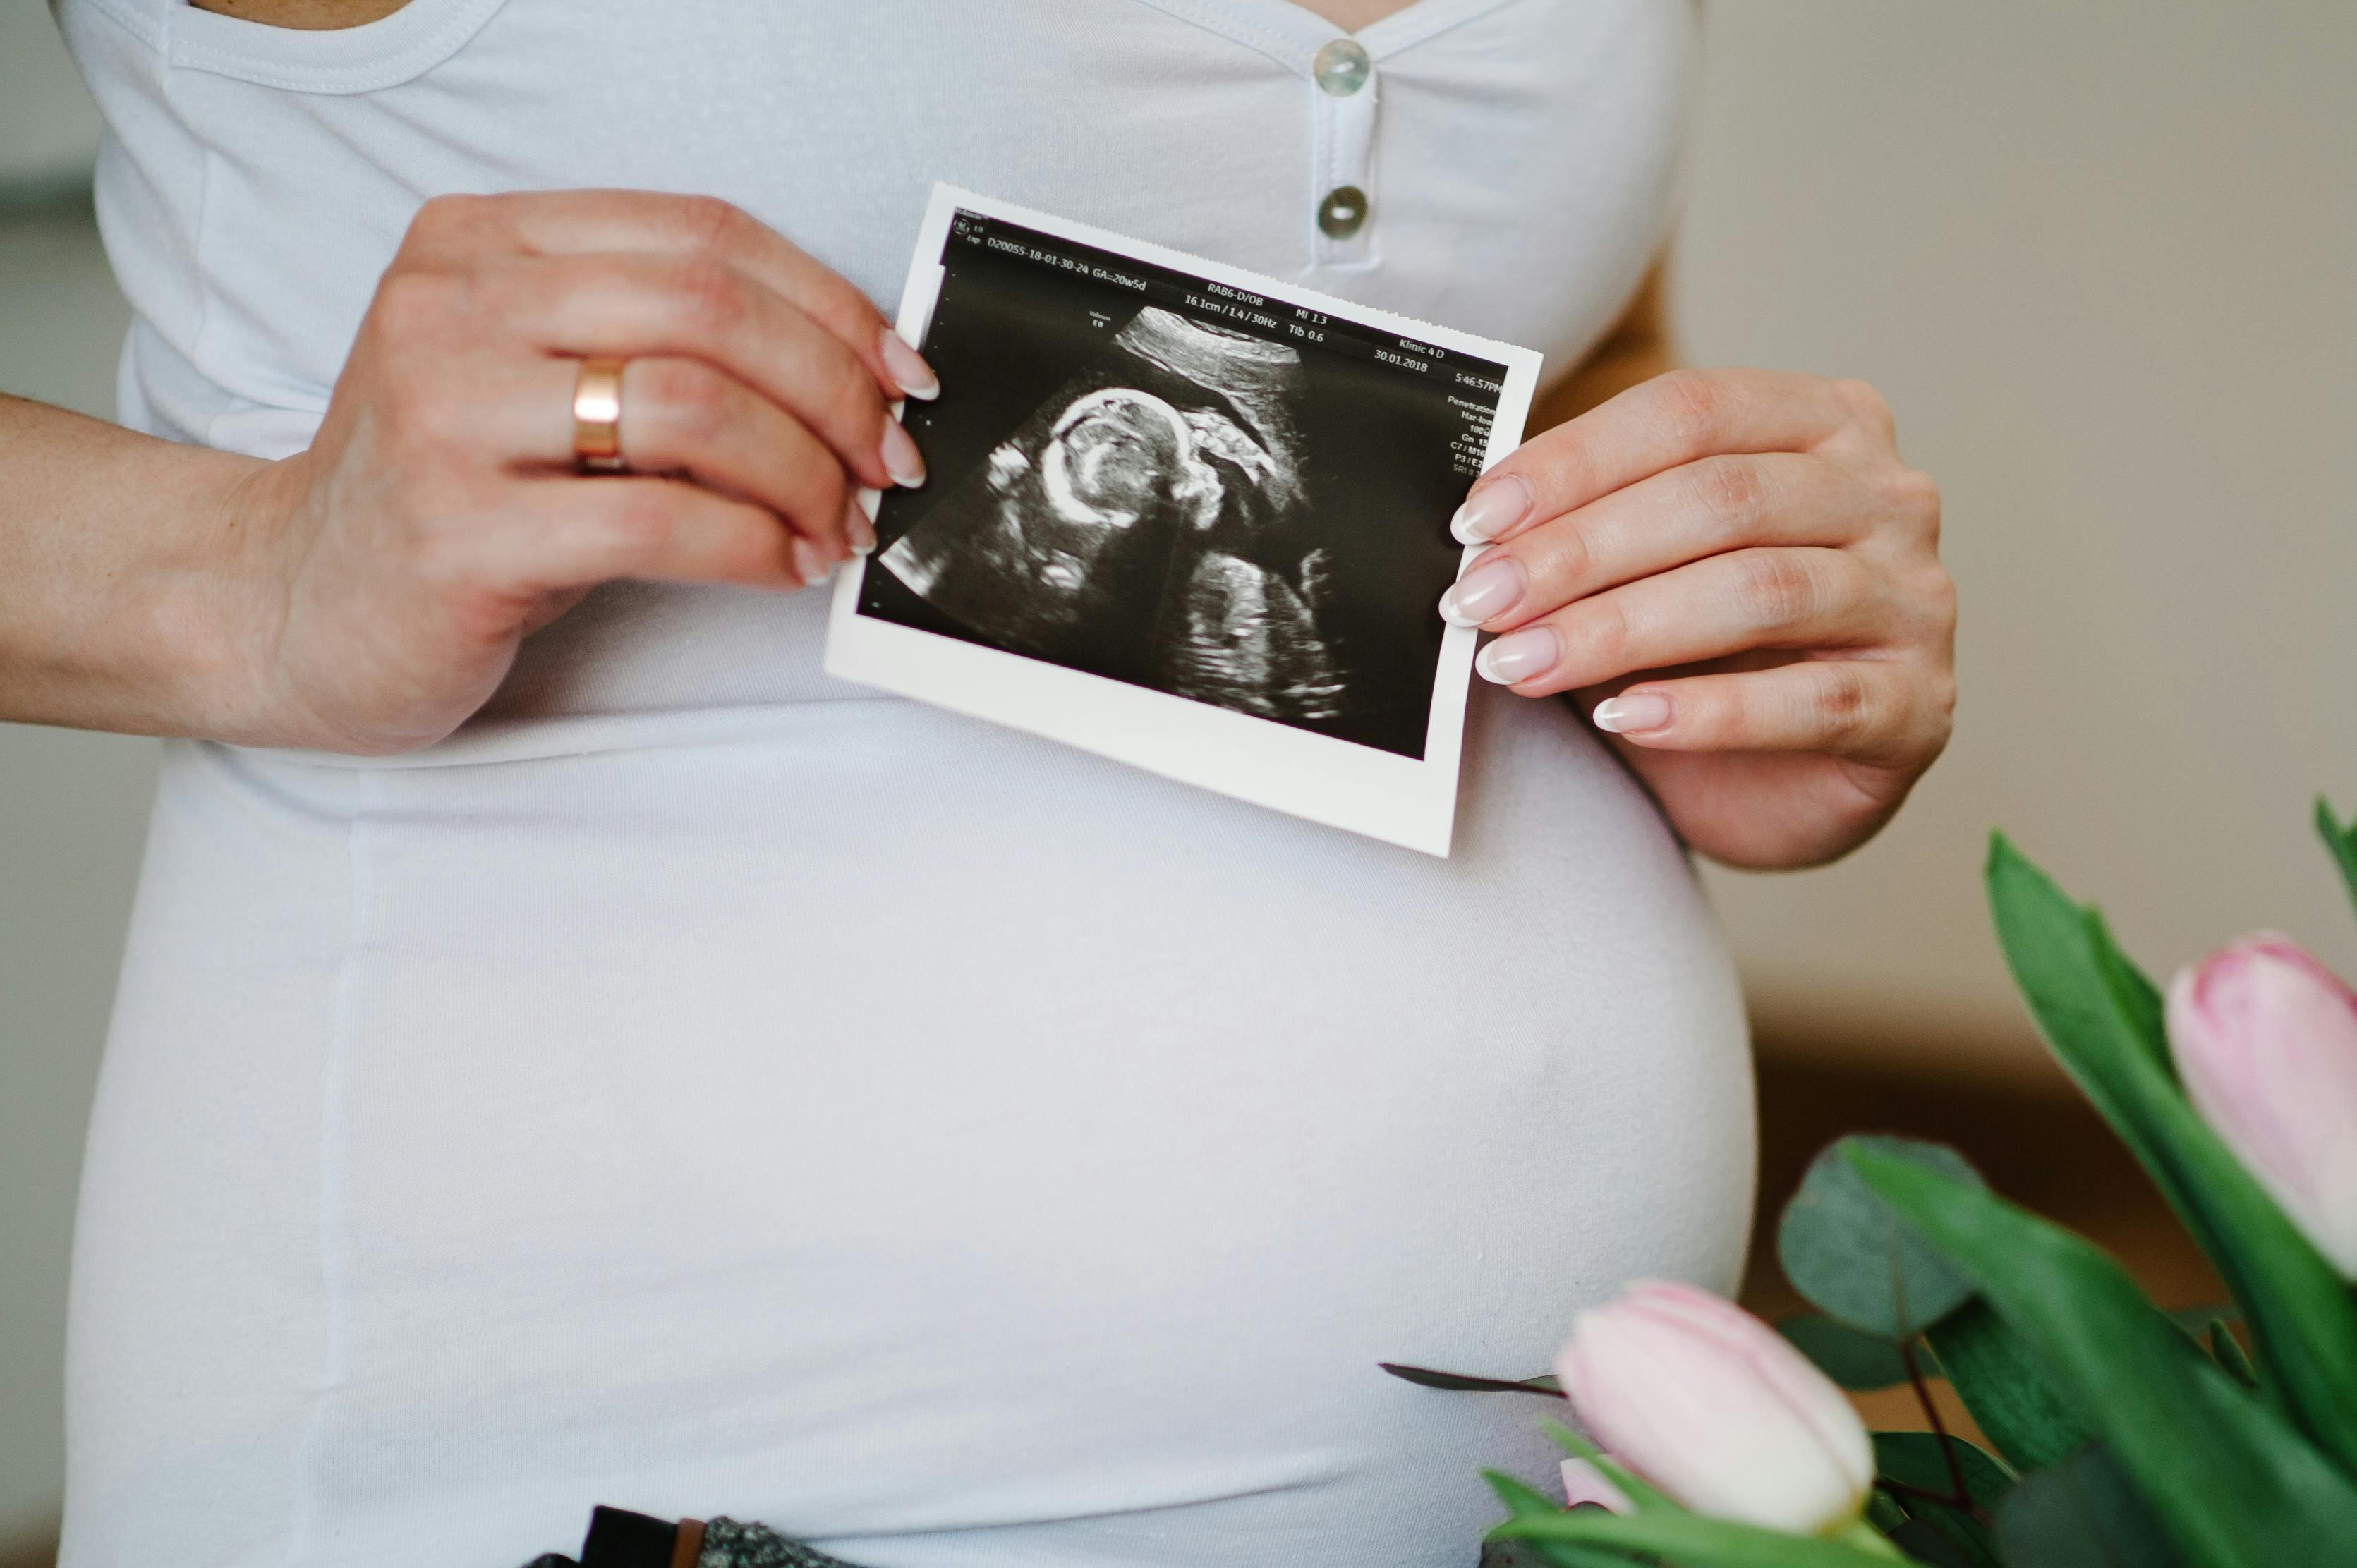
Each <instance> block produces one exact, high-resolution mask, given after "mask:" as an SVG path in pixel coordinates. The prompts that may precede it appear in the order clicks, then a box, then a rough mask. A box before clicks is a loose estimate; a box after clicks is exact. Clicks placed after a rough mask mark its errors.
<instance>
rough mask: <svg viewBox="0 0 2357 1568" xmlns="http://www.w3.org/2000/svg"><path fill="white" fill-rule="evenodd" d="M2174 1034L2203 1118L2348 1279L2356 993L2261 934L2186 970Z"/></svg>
mask: <svg viewBox="0 0 2357 1568" xmlns="http://www.w3.org/2000/svg"><path fill="white" fill-rule="evenodd" d="M2169 1048H2170V1050H2171V1051H2172V1052H2173V1053H2174V1054H2175V1056H2176V1058H2177V1072H2178V1076H2179V1078H2180V1079H2183V1080H2184V1083H2185V1092H2186V1094H2187V1096H2188V1097H2189V1098H2190V1100H2191V1101H2193V1106H2194V1109H2195V1110H2197V1111H2199V1112H2201V1119H2202V1120H2203V1121H2205V1122H2209V1123H2210V1126H2211V1128H2212V1131H2214V1132H2215V1133H2217V1134H2218V1136H2219V1137H2220V1138H2222V1139H2223V1140H2224V1141H2225V1144H2226V1146H2227V1147H2228V1148H2230V1149H2232V1150H2233V1151H2234V1155H2235V1157H2236V1158H2238V1159H2240V1160H2241V1161H2242V1162H2243V1164H2244V1165H2245V1166H2247V1167H2248V1168H2249V1170H2250V1173H2251V1175H2252V1176H2255V1177H2257V1178H2258V1182H2259V1185H2260V1186H2262V1187H2266V1189H2267V1191H2268V1192H2269V1193H2270V1194H2271V1195H2272V1196H2273V1197H2274V1198H2275V1200H2276V1202H2277V1203H2278V1204H2281V1205H2282V1206H2283V1210H2284V1212H2285V1213H2286V1214H2287V1215H2288V1216H2290V1218H2291V1221H2292V1223H2293V1224H2295V1225H2297V1226H2298V1227H2299V1229H2300V1230H2301V1231H2302V1232H2303V1233H2304V1234H2306V1236H2307V1237H2308V1239H2309V1240H2310V1241H2313V1242H2314V1243H2316V1250H2317V1251H2319V1252H2322V1253H2323V1254H2324V1255H2325V1256H2326V1257H2327V1258H2329V1259H2330V1260H2331V1262H2332V1265H2333V1267H2335V1268H2337V1269H2339V1270H2340V1271H2341V1276H2342V1277H2343V1278H2357V993H2352V992H2351V991H2350V989H2349V987H2347V986H2346V985H2343V984H2342V983H2341V980H2340V977H2339V976H2337V975H2335V974H2334V973H2333V972H2331V971H2330V970H2329V969H2327V968H2325V967H2324V966H2323V965H2322V964H2320V963H2319V962H2317V961H2316V960H2315V959H2314V958H2312V957H2310V956H2309V954H2308V953H2307V952H2306V951H2305V950H2302V949H2301V948H2300V946H2299V944H2298V943H2297V942H2295V941H2293V940H2291V939H2290V938H2288V937H2279V936H2276V935H2273V934H2271V933H2262V934H2260V935H2258V936H2255V937H2245V938H2244V939H2243V940H2241V941H2238V942H2235V943H2234V944H2233V945H2232V946H2230V947H2227V948H2223V949H2221V950H2219V951H2217V952H2214V953H2212V954H2211V955H2210V956H2209V957H2208V958H2206V959H2204V960H2202V961H2201V963H2200V964H2199V965H2197V966H2196V967H2194V968H2192V969H2188V970H2183V971H2180V972H2179V974H2178V976H2177V978H2176V980H2175V981H2173V982H2171V983H2170V984H2169Z"/></svg>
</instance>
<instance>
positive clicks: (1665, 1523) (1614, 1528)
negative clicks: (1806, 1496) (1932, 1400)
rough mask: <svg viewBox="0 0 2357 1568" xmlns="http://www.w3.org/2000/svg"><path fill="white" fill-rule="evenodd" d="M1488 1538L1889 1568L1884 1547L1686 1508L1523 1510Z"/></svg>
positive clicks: (1693, 1561)
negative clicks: (1629, 1512) (1670, 1510)
mask: <svg viewBox="0 0 2357 1568" xmlns="http://www.w3.org/2000/svg"><path fill="white" fill-rule="evenodd" d="M1490 1539H1491V1540H1492V1541H1532V1542H1535V1543H1541V1544H1548V1543H1554V1542H1557V1541H1561V1542H1566V1543H1568V1544H1571V1545H1576V1546H1605V1547H1614V1548H1618V1549H1620V1550H1622V1551H1633V1552H1660V1553H1662V1554H1663V1556H1665V1557H1667V1558H1669V1559H1670V1560H1671V1561H1672V1562H1674V1563H1677V1564H1678V1565H1679V1568H1890V1557H1889V1554H1887V1553H1878V1552H1866V1551H1862V1550H1860V1549H1859V1548H1857V1547H1855V1546H1848V1545H1845V1544H1844V1543H1842V1542H1840V1541H1823V1540H1818V1539H1815V1538H1813V1537H1810V1536H1804V1535H1782V1534H1779V1533H1778V1532H1777V1531H1775V1530H1761V1529H1759V1528H1758V1527H1757V1526H1754V1525H1748V1524H1736V1523H1734V1522H1732V1521H1730V1520H1722V1519H1704V1518H1702V1517H1701V1516H1700V1515H1698V1514H1690V1513H1649V1514H1638V1515H1635V1516H1633V1517H1632V1516H1631V1515H1627V1514H1614V1513H1606V1512H1604V1511H1602V1510H1601V1509H1570V1510H1568V1511H1563V1512H1557V1513H1554V1514H1550V1515H1545V1516H1541V1515H1537V1514H1523V1515H1519V1516H1517V1517H1515V1518H1513V1519H1511V1520H1507V1521H1506V1522H1505V1523H1503V1524H1501V1525H1500V1526H1499V1527H1498V1528H1497V1529H1495V1530H1491V1532H1490Z"/></svg>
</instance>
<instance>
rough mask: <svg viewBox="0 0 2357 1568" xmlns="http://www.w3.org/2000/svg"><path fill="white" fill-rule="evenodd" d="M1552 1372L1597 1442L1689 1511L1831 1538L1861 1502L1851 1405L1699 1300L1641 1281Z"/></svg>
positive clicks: (1860, 1448) (1574, 1331)
mask: <svg viewBox="0 0 2357 1568" xmlns="http://www.w3.org/2000/svg"><path fill="white" fill-rule="evenodd" d="M1555 1375H1556V1376H1557V1378H1559V1379H1560V1380H1561V1381H1562V1383H1563V1387H1564V1391H1565V1392H1566V1393H1568V1394H1569V1395H1570V1396H1571V1402H1572V1408H1573V1409H1575V1410H1576V1411H1577V1412H1578V1413H1579V1419H1580V1421H1581V1422H1582V1423H1584V1424H1585V1425H1586V1426H1587V1430H1588V1431H1589V1433H1591V1434H1593V1435H1594V1436H1595V1438H1596V1440H1597V1442H1598V1444H1601V1445H1602V1446H1604V1447H1605V1448H1608V1449H1609V1450H1611V1451H1612V1452H1613V1453H1615V1454H1618V1455H1621V1456H1622V1458H1623V1459H1625V1461H1626V1462H1627V1464H1628V1466H1629V1468H1631V1470H1633V1471H1635V1472H1636V1473H1637V1474H1638V1475H1640V1476H1642V1477H1644V1478H1645V1479H1646V1480H1648V1481H1651V1482H1652V1484H1653V1485H1655V1486H1657V1487H1661V1488H1662V1490H1663V1491H1665V1492H1667V1493H1668V1494H1670V1496H1672V1497H1674V1498H1676V1499H1677V1500H1678V1501H1680V1502H1682V1503H1684V1505H1685V1506H1686V1507H1688V1508H1690V1509H1694V1510H1695V1512H1696V1513H1702V1514H1709V1515H1712V1516H1714V1517H1716V1518H1718V1519H1727V1520H1738V1521H1740V1522H1742V1523H1746V1524H1755V1525H1760V1526H1761V1527H1763V1528H1765V1529H1769V1530H1783V1531H1785V1532H1787V1533H1789V1534H1795V1535H1834V1534H1838V1533H1840V1532H1841V1531H1843V1530H1846V1529H1848V1528H1849V1527H1850V1526H1851V1525H1853V1524H1854V1523H1856V1522H1857V1517H1858V1511H1859V1509H1862V1508H1863V1507H1864V1506H1865V1504H1866V1493H1867V1487H1869V1486H1871V1485H1872V1484H1873V1481H1874V1449H1873V1445H1872V1444H1870V1443H1868V1442H1867V1435H1866V1428H1865V1426H1864V1425H1863V1424H1861V1423H1859V1421H1858V1419H1857V1412H1856V1411H1854V1410H1852V1409H1851V1408H1850V1403H1849V1401H1848V1400H1847V1399H1846V1398H1845V1397H1843V1394H1842V1391H1841V1390H1839V1389H1837V1388H1835V1386H1834V1384H1833V1381H1832V1380H1831V1379H1829V1378H1827V1377H1826V1376H1825V1375H1824V1373H1823V1372H1820V1371H1819V1370H1817V1369H1816V1368H1814V1367H1813V1366H1811V1365H1810V1364H1809V1363H1808V1361H1807V1360H1806V1359H1803V1357H1802V1355H1801V1353H1800V1352H1799V1351H1797V1350H1795V1349H1793V1348H1792V1346H1791V1345H1790V1344H1788V1343H1786V1342H1785V1340H1784V1339H1783V1337H1781V1336H1780V1335H1778V1334H1777V1333H1776V1332H1775V1331H1774V1330H1773V1329H1771V1328H1770V1327H1769V1326H1767V1325H1766V1324H1764V1323H1761V1322H1760V1320H1759V1319H1758V1318H1756V1317H1753V1316H1751V1315H1750V1314H1749V1313H1747V1312H1745V1311H1743V1310H1742V1309H1741V1308H1740V1307H1738V1306H1735V1305H1732V1304H1730V1303H1728V1302H1726V1301H1723V1300H1721V1299H1720V1298H1719V1297H1717V1296H1715V1295H1713V1294H1710V1293H1709V1292H1707V1291H1703V1290H1697V1289H1695V1287H1694V1286H1692V1285H1685V1284H1674V1283H1666V1282H1663V1281H1641V1282H1640V1283H1636V1284H1633V1285H1631V1286H1630V1287H1629V1289H1628V1290H1627V1291H1625V1292H1624V1293H1622V1294H1621V1295H1620V1298H1619V1299H1618V1300H1615V1301H1613V1302H1610V1303H1609V1304H1607V1305H1603V1306H1600V1307H1597V1308H1594V1309H1592V1310H1590V1311H1587V1312H1583V1313H1581V1314H1580V1315H1579V1316H1577V1317H1576V1318H1574V1319H1573V1320H1572V1328H1571V1338H1570V1339H1569V1340H1568V1341H1567V1342H1566V1344H1565V1345H1564V1348H1563V1352H1562V1354H1561V1355H1560V1356H1558V1357H1557V1358H1556V1359H1555Z"/></svg>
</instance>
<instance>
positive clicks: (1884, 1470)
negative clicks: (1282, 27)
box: [1874, 1432, 2014, 1511]
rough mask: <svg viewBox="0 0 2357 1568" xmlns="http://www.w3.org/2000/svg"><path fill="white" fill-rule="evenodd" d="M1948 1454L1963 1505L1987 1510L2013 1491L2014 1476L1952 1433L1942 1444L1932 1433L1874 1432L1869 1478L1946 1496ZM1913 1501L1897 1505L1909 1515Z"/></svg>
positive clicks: (1976, 1446)
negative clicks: (1961, 1490)
mask: <svg viewBox="0 0 2357 1568" xmlns="http://www.w3.org/2000/svg"><path fill="white" fill-rule="evenodd" d="M1950 1452H1953V1454H1954V1455H1955V1456H1956V1468H1957V1470H1959V1471H1960V1472H1962V1474H1963V1476H1964V1497H1965V1499H1966V1500H1967V1501H1969V1502H1971V1503H1973V1504H1975V1505H1976V1506H1978V1507H1980V1508H1985V1509H1992V1508H1995V1507H1996V1505H1997V1504H1998V1503H1999V1502H2000V1501H2001V1500H2003V1498H2004V1497H2005V1495H2006V1493H2007V1492H2009V1491H2011V1490H2012V1489H2013V1485H2014V1473H2013V1471H2012V1469H2011V1468H2010V1467H2008V1466H2007V1464H2006V1462H2005V1461H2004V1460H2002V1459H2000V1458H1998V1457H1997V1456H1996V1455H1994V1454H1992V1453H1990V1452H1989V1451H1988V1450H1987V1449H1986V1448H1984V1447H1982V1446H1981V1445H1980V1444H1977V1443H1975V1442H1973V1441H1972V1440H1971V1439H1970V1438H1965V1437H1958V1436H1956V1435H1954V1434H1953V1433H1952V1434H1949V1436H1948V1439H1947V1442H1946V1444H1942V1442H1941V1440H1940V1434H1938V1433H1936V1432H1878V1433H1876V1434H1874V1469H1875V1474H1877V1475H1878V1476H1881V1477H1884V1478H1886V1479H1888V1480H1893V1481H1898V1482H1900V1483H1901V1484H1902V1485H1905V1486H1908V1487H1914V1488H1916V1489H1917V1490H1919V1491H1926V1492H1946V1491H1948V1490H1949V1489H1950V1488H1951V1487H1953V1482H1952V1481H1951V1480H1950V1479H1949V1477H1948V1457H1947V1456H1948V1454H1949V1453H1950ZM1914 1500H1915V1499H1914V1498H1911V1497H1908V1498H1900V1504H1901V1505H1902V1506H1904V1507H1907V1508H1909V1509H1910V1511H1911V1509H1912V1507H1913V1504H1914Z"/></svg>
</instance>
